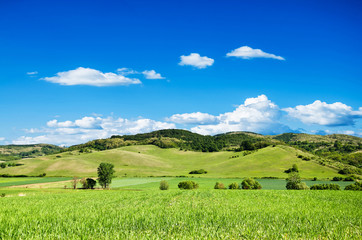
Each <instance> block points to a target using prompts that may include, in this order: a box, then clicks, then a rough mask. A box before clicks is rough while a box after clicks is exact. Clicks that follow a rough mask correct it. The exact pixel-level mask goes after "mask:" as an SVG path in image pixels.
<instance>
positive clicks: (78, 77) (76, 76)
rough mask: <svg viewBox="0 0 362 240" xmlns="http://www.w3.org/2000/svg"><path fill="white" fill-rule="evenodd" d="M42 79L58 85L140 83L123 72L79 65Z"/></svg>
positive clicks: (124, 84)
mask: <svg viewBox="0 0 362 240" xmlns="http://www.w3.org/2000/svg"><path fill="white" fill-rule="evenodd" d="M42 80H45V81H48V82H51V83H57V84H60V85H66V86H72V85H88V86H96V87H105V86H115V85H122V86H127V85H131V84H140V83H141V81H140V80H139V79H136V78H128V77H125V76H124V75H123V74H120V73H119V74H116V73H112V72H108V73H103V72H101V71H98V70H95V69H91V68H83V67H79V68H77V69H74V70H70V71H66V72H59V73H57V74H56V76H54V77H45V78H42Z"/></svg>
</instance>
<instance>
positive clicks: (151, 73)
mask: <svg viewBox="0 0 362 240" xmlns="http://www.w3.org/2000/svg"><path fill="white" fill-rule="evenodd" d="M142 74H143V75H144V76H145V78H146V79H164V77H162V76H161V74H160V73H156V71H155V70H145V71H143V72H142Z"/></svg>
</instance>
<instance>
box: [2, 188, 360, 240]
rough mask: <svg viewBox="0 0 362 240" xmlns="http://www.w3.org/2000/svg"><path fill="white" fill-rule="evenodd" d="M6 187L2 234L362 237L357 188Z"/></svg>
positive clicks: (13, 236) (48, 236) (17, 236)
mask: <svg viewBox="0 0 362 240" xmlns="http://www.w3.org/2000/svg"><path fill="white" fill-rule="evenodd" d="M1 191H3V190H1ZM1 191H0V192H1ZM6 191H7V192H6V194H7V197H5V198H0V239H361V237H362V236H361V226H362V209H361V207H360V206H361V205H362V195H361V193H360V192H350V191H277V190H266V191H237V190H236V191H231V190H228V191H220V190H189V191H188V190H183V191H182V190H169V191H153V190H148V191H120V190H110V191H97V190H93V191H92V190H90V191H88V190H78V191H77V190H75V191H73V190H58V192H54V190H37V191H34V190H26V191H23V192H22V194H18V193H19V191H20V190H14V189H10V190H6ZM19 195H20V196H19ZM24 195H25V196H24ZM21 196H23V197H21Z"/></svg>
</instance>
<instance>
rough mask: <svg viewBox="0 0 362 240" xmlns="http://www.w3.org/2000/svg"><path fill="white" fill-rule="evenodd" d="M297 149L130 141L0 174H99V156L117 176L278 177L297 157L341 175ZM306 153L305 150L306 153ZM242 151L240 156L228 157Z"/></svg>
mask: <svg viewBox="0 0 362 240" xmlns="http://www.w3.org/2000/svg"><path fill="white" fill-rule="evenodd" d="M296 153H297V150H295V149H293V148H290V147H287V146H276V147H267V148H264V149H261V150H259V151H257V152H256V153H253V154H250V155H247V156H242V153H234V152H216V153H201V152H192V151H187V152H185V151H180V150H178V149H174V148H173V149H161V148H158V147H156V146H152V145H146V146H145V145H138V146H127V147H122V148H118V149H112V150H107V151H101V152H93V153H83V154H79V153H76V152H65V153H61V154H57V155H61V158H57V157H56V155H48V156H44V157H39V158H34V159H24V160H20V161H17V162H19V163H24V164H25V165H23V166H18V167H13V168H5V169H0V174H4V173H9V174H28V175H37V174H41V173H43V172H45V173H47V176H79V177H83V176H96V169H97V167H98V165H99V164H100V163H101V162H110V163H113V164H114V165H115V170H116V174H117V176H124V175H125V174H127V176H151V175H152V176H176V175H188V172H189V171H191V170H195V169H200V168H204V169H205V170H207V171H208V172H209V173H208V174H206V175H203V176H202V177H248V176H250V177H270V176H273V177H280V178H285V177H286V176H287V175H286V174H285V173H283V171H284V170H285V169H287V168H290V167H291V166H292V164H294V163H296V164H297V165H298V166H299V169H300V171H301V172H300V173H301V176H302V177H303V178H312V177H318V178H327V177H333V176H337V175H338V174H337V171H336V170H334V169H331V168H328V167H324V166H321V165H319V164H317V163H315V162H313V161H309V162H306V161H302V160H301V159H299V158H297V157H296ZM304 154H305V153H304ZM235 155H239V157H238V158H230V157H231V156H235Z"/></svg>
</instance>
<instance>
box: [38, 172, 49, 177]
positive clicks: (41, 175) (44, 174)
mask: <svg viewBox="0 0 362 240" xmlns="http://www.w3.org/2000/svg"><path fill="white" fill-rule="evenodd" d="M46 175H47V174H46V173H42V174H39V175H38V177H45V176H46Z"/></svg>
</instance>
